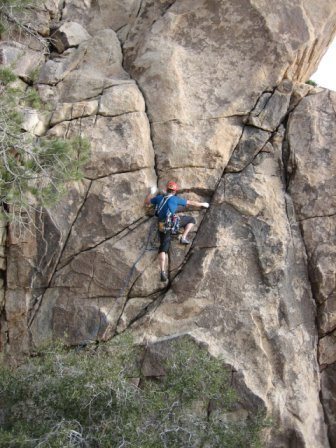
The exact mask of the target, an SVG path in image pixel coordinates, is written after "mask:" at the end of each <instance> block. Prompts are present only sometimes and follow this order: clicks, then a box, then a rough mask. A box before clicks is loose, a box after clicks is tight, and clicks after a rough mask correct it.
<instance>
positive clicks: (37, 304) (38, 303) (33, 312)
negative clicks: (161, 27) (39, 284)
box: [27, 182, 92, 328]
mask: <svg viewBox="0 0 336 448" xmlns="http://www.w3.org/2000/svg"><path fill="white" fill-rule="evenodd" d="M91 185H92V182H90V184H89V185H88V188H87V191H86V194H85V197H84V199H83V202H82V204H81V206H80V207H79V209H78V211H77V214H76V216H75V218H74V220H73V222H72V224H71V225H70V226H69V230H68V233H67V236H66V238H65V240H64V243H63V246H62V249H61V250H60V253H59V255H58V257H57V261H56V262H55V263H54V270H53V272H52V274H51V276H50V280H49V282H48V285H47V286H46V287H45V288H44V292H43V293H42V294H41V295H39V296H38V297H37V298H36V300H35V301H34V303H33V304H32V306H31V309H30V311H29V313H28V316H27V322H28V328H30V327H31V326H32V324H33V322H34V320H35V317H36V315H37V313H38V312H39V309H40V307H41V305H42V301H43V298H44V294H45V291H46V290H47V289H48V288H49V287H50V285H51V283H52V281H53V278H54V275H55V272H56V271H57V266H58V264H59V261H60V260H61V258H62V255H63V252H64V250H65V247H66V244H67V241H68V240H69V237H70V234H71V230H72V228H73V225H74V223H75V222H76V220H77V218H78V216H79V214H80V212H81V210H82V208H83V206H84V204H85V201H86V199H87V196H88V194H89V191H90V188H91Z"/></svg>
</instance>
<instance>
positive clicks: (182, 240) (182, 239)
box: [180, 237, 191, 244]
mask: <svg viewBox="0 0 336 448" xmlns="http://www.w3.org/2000/svg"><path fill="white" fill-rule="evenodd" d="M180 243H181V244H190V243H191V241H190V240H187V238H183V237H181V238H180Z"/></svg>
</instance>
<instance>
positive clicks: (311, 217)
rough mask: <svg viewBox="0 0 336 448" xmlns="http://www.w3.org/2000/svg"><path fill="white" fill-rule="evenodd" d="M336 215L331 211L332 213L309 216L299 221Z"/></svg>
mask: <svg viewBox="0 0 336 448" xmlns="http://www.w3.org/2000/svg"><path fill="white" fill-rule="evenodd" d="M334 216H336V213H331V214H330V215H329V214H327V215H316V216H308V217H307V218H301V219H298V222H304V221H308V220H309V219H317V218H333V217H334Z"/></svg>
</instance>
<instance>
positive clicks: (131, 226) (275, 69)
mask: <svg viewBox="0 0 336 448" xmlns="http://www.w3.org/2000/svg"><path fill="white" fill-rule="evenodd" d="M61 3H62V4H61ZM47 6H48V8H49V9H48V8H47V9H46V11H49V12H48V14H47V16H43V17H44V18H45V22H43V23H44V28H43V27H42V25H41V29H42V28H43V29H44V30H45V31H43V32H44V33H47V35H48V33H53V37H54V43H53V44H54V47H55V48H56V49H57V53H51V54H50V57H48V58H47V60H46V62H44V56H43V57H42V59H41V58H40V59H38V61H39V62H38V63H39V64H40V65H41V70H40V72H39V74H38V77H37V78H38V79H37V81H35V87H36V89H37V90H38V91H39V93H40V96H41V98H42V100H43V101H45V102H46V103H48V105H49V108H50V107H51V108H52V110H51V111H50V113H49V114H48V119H47V120H44V121H43V126H42V124H41V125H40V127H39V128H38V135H41V134H43V133H45V134H46V135H50V136H62V137H72V136H77V135H81V136H85V137H86V138H87V139H88V140H89V141H90V143H91V149H90V160H89V162H88V163H87V164H86V166H85V167H84V172H85V174H84V179H83V180H82V181H81V182H78V183H70V184H69V185H68V186H67V195H66V196H65V197H64V198H63V199H62V201H61V202H60V204H58V205H57V206H56V207H54V208H52V209H45V210H42V211H39V212H37V213H36V217H35V222H34V225H33V226H32V229H31V230H30V231H27V232H26V233H24V234H22V235H21V237H20V238H17V237H16V235H15V234H14V232H13V229H12V228H11V227H9V229H8V234H6V232H5V233H4V234H3V235H2V237H1V238H2V240H3V242H4V241H5V238H7V248H6V253H5V251H2V252H1V257H2V258H1V259H2V260H3V263H2V264H1V268H0V269H1V272H3V273H4V274H3V275H2V277H1V280H2V278H3V279H4V280H3V287H2V291H3V292H2V295H1V296H0V304H1V306H2V307H3V310H4V311H3V314H2V317H1V324H2V330H1V340H2V344H1V345H2V347H3V349H4V350H7V351H9V352H12V353H18V352H29V350H30V349H31V348H32V347H33V346H36V345H39V344H41V343H43V342H45V341H46V340H48V339H52V338H64V339H66V340H67V341H68V342H69V343H70V344H73V345H76V344H79V343H85V342H88V341H92V340H101V339H106V338H108V337H113V336H114V335H115V334H116V333H118V332H123V331H125V330H126V329H131V331H132V332H133V333H134V335H136V337H137V338H138V339H139V341H152V342H155V343H156V342H158V345H157V346H158V347H160V341H162V340H166V339H170V338H173V337H176V336H180V335H184V334H189V335H191V336H192V337H193V338H194V339H196V340H197V341H199V342H202V343H204V344H206V346H207V347H208V349H209V350H210V351H211V352H212V353H213V354H214V355H216V356H219V357H221V358H223V360H224V361H225V363H226V364H228V365H230V366H231V368H232V370H233V371H235V372H236V373H237V375H238V376H239V378H240V379H241V382H242V384H244V387H245V388H246V390H248V391H249V393H250V394H251V395H252V396H253V397H257V398H256V400H257V401H258V403H262V405H263V406H264V407H265V408H266V409H267V412H268V414H269V415H270V416H271V417H272V419H273V421H274V425H273V426H272V428H271V429H269V430H268V431H267V432H265V435H264V438H265V446H268V447H275V446H276V447H277V448H281V447H283V448H285V447H293V446H295V447H306V448H313V447H314V448H328V447H329V446H331V447H334V446H335V443H334V440H336V429H335V428H336V424H335V421H336V417H335V415H336V413H335V408H336V389H335V381H334V371H335V365H336V355H335V353H336V351H335V329H336V306H335V300H336V297H335V272H336V271H335V270H336V263H335V261H336V258H335V257H336V249H335V246H336V245H335V242H336V241H335V230H336V229H335V214H336V202H335V198H336V192H335V188H336V182H335V172H336V171H335V168H336V166H335V165H336V155H335V151H334V145H335V141H336V126H335V120H334V117H335V110H336V96H335V94H334V93H331V92H328V91H321V89H314V88H312V87H310V86H308V85H306V84H301V82H302V81H305V80H306V79H308V78H309V75H310V74H311V73H312V72H314V70H315V69H316V65H317V63H318V61H319V59H320V58H321V56H322V54H323V52H324V51H325V49H326V47H327V45H328V44H329V42H330V41H331V39H332V38H333V36H334V34H335V30H336V5H335V3H334V1H332V0H323V1H322V2H320V3H319V4H318V5H317V4H316V2H314V1H312V0H305V1H303V0H302V1H300V2H298V4H295V5H293V2H290V1H289V0H280V1H279V0H278V1H275V0H268V1H263V0H254V1H252V0H237V1H234V2H233V1H232V2H222V1H219V0H176V1H173V0H154V1H153V0H144V1H140V0H132V1H123V2H121V1H117V0H113V1H105V0H98V1H92V2H91V1H85V2H82V1H77V0H66V1H65V2H59V3H57V2H55V3H51V2H49V3H48V4H47ZM41 20H42V19H41ZM48 30H49V31H48ZM50 30H52V31H50ZM29 52H33V54H34V57H35V56H38V55H40V56H41V51H40V50H39V49H37V48H36V47H34V48H31V45H30V40H27V41H25V40H22V39H21V40H20V41H18V42H17V43H8V42H1V43H0V55H2V56H1V57H2V59H1V61H2V63H3V64H5V65H7V66H9V65H11V64H12V63H13V61H14V59H15V61H22V63H21V65H20V64H18V63H16V66H15V67H14V68H15V70H16V71H17V73H18V75H19V76H20V77H21V79H22V80H23V81H29V82H31V80H30V78H29V76H30V75H29V67H28V65H29V64H28V62H29V61H30V60H31V58H30V53H29ZM18 54H20V58H18V57H17V55H18ZM27 61H28V62H27ZM27 67H28V68H27ZM32 115H33V113H32ZM35 115H36V114H35ZM35 115H34V117H35ZM36 117H37V118H36V119H39V115H38V114H37V115H36ZM39 120H40V119H39ZM35 121H36V120H35ZM34 123H35V122H34ZM39 123H40V121H39ZM41 123H42V122H41ZM26 130H27V131H30V132H35V133H37V131H36V130H35V128H34V129H33V128H32V126H30V127H28V124H27V126H26ZM168 179H173V180H175V181H177V182H178V184H179V186H180V188H181V195H182V196H186V197H187V198H188V199H194V200H201V201H209V202H211V206H210V209H209V210H208V211H206V212H204V211H200V210H196V209H195V210H189V211H188V213H189V214H192V215H193V216H194V217H195V218H196V222H197V224H196V226H195V228H194V229H193V232H192V234H191V237H192V245H191V246H188V247H184V246H182V245H179V244H178V242H177V241H176V240H174V241H173V243H172V247H171V251H170V263H169V277H170V279H169V283H168V285H166V284H165V283H160V281H159V275H158V274H159V271H158V267H157V263H156V252H157V241H156V222H155V219H154V218H152V217H151V216H150V215H147V212H146V210H145V208H144V206H143V199H144V197H145V195H146V193H147V191H148V187H149V186H151V185H158V186H159V187H164V185H165V183H166V181H167V180H168ZM316 316H317V323H316ZM319 364H320V366H319ZM320 395H321V400H320ZM324 413H325V415H326V423H325V418H324Z"/></svg>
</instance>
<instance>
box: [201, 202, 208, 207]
mask: <svg viewBox="0 0 336 448" xmlns="http://www.w3.org/2000/svg"><path fill="white" fill-rule="evenodd" d="M201 206H202V207H204V208H209V207H210V204H209V202H202V203H201Z"/></svg>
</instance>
